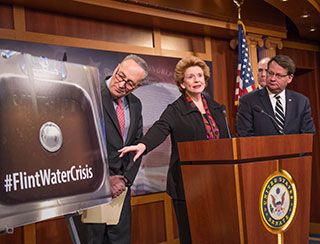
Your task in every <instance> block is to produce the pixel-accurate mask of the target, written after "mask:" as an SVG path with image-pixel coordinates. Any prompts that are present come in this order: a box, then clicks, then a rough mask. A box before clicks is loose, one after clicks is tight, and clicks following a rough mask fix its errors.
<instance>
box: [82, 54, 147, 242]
mask: <svg viewBox="0 0 320 244" xmlns="http://www.w3.org/2000/svg"><path fill="white" fill-rule="evenodd" d="M147 75H148V66H147V64H146V62H145V61H144V60H143V59H142V58H140V57H139V56H137V55H132V54H131V55H128V56H127V57H125V58H124V59H123V60H122V62H121V63H120V64H118V66H117V67H116V68H115V70H114V71H113V74H112V76H111V77H107V78H106V79H105V80H104V81H103V82H102V89H101V94H102V105H103V111H104V122H105V134H106V145H107V152H108V164H109V173H110V179H109V181H110V188H111V194H112V197H113V198H115V197H118V196H119V195H120V194H121V193H122V192H123V191H124V190H125V188H126V187H128V191H127V193H126V196H125V200H124V203H123V207H122V211H121V215H120V220H119V223H118V224H117V225H106V224H87V242H88V243H92V244H102V243H115V244H130V240H131V201H130V199H131V197H130V186H131V185H132V183H133V181H134V179H135V177H136V174H137V172H138V169H139V166H140V163H141V160H139V161H138V160H137V161H136V162H134V163H133V161H132V157H131V155H127V157H123V158H119V153H118V150H119V149H120V148H122V147H124V146H126V145H131V144H134V143H135V141H136V140H137V139H139V138H141V137H142V135H143V126H142V115H141V110H142V106H141V102H140V100H139V99H138V98H137V97H136V96H135V95H133V94H131V92H132V91H133V90H134V89H135V88H137V87H138V86H139V84H140V83H141V82H142V81H143V80H144V79H145V78H146V77H147Z"/></svg>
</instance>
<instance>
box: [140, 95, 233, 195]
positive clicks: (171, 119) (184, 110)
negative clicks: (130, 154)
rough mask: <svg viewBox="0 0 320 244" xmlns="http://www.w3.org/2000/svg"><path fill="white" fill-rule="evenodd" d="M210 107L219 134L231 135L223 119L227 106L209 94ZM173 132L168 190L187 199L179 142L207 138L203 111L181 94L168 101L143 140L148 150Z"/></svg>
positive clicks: (223, 136)
mask: <svg viewBox="0 0 320 244" xmlns="http://www.w3.org/2000/svg"><path fill="white" fill-rule="evenodd" d="M206 100H207V103H208V108H209V110H210V112H211V114H212V117H213V119H214V120H215V122H216V124H217V126H218V127H219V130H220V138H226V137H228V132H227V125H226V123H225V119H224V114H223V112H222V111H223V110H224V106H221V105H219V104H218V103H217V102H214V101H212V100H211V99H210V98H206ZM169 134H170V136H171V146H172V148H171V158H170V164H169V170H168V175H167V192H168V193H169V195H170V196H171V197H172V198H173V199H179V200H184V199H185V197H184V190H183V182H182V176H181V168H180V165H181V163H180V161H179V153H178V146H177V143H178V142H183V141H196V140H207V137H206V129H205V126H204V123H203V119H202V115H201V114H200V112H199V110H198V109H197V108H196V107H195V108H192V107H191V105H190V103H189V102H187V101H186V100H185V98H184V95H182V96H180V97H179V98H178V99H177V100H176V101H175V102H173V103H172V104H170V105H168V107H167V108H166V109H165V111H164V112H163V113H162V115H161V116H160V119H159V120H158V121H156V122H155V123H154V124H153V126H152V127H151V128H150V129H149V130H148V132H147V133H146V135H145V136H144V137H143V138H142V139H141V140H140V141H141V142H142V143H143V144H145V145H146V152H145V153H148V152H149V151H151V150H152V149H154V148H155V147H157V146H158V145H160V144H161V143H162V142H163V141H164V140H165V139H166V137H167V136H168V135H169Z"/></svg>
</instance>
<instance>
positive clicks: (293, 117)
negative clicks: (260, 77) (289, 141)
mask: <svg viewBox="0 0 320 244" xmlns="http://www.w3.org/2000/svg"><path fill="white" fill-rule="evenodd" d="M294 72H295V64H294V62H293V61H292V59H291V58H289V57H288V56H285V55H277V56H275V57H273V58H271V59H270V61H269V62H268V72H267V85H266V87H264V88H263V89H259V90H256V91H254V92H251V93H248V94H247V95H245V96H243V97H242V98H241V99H240V102H239V108H238V113H237V119H236V127H237V132H238V135H239V136H261V135H277V134H302V133H314V132H315V127H314V124H313V120H312V116H311V108H310V103H309V99H308V98H307V97H305V96H304V95H302V94H300V93H297V92H294V91H291V90H288V89H286V87H287V85H288V84H289V83H291V82H292V79H293V75H294Z"/></svg>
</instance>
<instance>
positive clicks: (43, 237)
mask: <svg viewBox="0 0 320 244" xmlns="http://www.w3.org/2000/svg"><path fill="white" fill-rule="evenodd" d="M36 236H37V243H50V244H61V243H65V244H67V243H71V238H70V235H69V230H68V227H67V225H66V222H65V219H64V218H63V217H61V218H55V219H51V220H47V221H43V222H39V223H37V224H36Z"/></svg>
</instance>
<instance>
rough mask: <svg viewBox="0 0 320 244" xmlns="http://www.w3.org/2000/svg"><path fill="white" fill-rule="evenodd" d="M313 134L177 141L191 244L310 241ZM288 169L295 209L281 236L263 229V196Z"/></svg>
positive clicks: (259, 243)
mask: <svg viewBox="0 0 320 244" xmlns="http://www.w3.org/2000/svg"><path fill="white" fill-rule="evenodd" d="M312 141H313V135H312V134H301V135H284V136H258V137H241V138H232V139H220V140H208V141H194V142H181V143H178V149H179V156H180V160H181V162H182V165H181V172H182V177H183V183H184V191H185V197H186V204H187V210H188V217H189V224H190V231H191V236H192V243H194V244H197V243H201V244H204V243H218V244H222V243H226V244H230V243H250V244H251V243H258V244H262V243H290V244H291V243H297V244H298V243H299V244H301V243H308V235H309V219H310V213H309V212H310V195H311V164H312V157H311V153H312ZM280 170H285V171H287V172H288V173H289V174H290V175H291V177H292V179H293V180H294V182H295V187H296V192H297V195H296V200H297V201H296V209H295V214H294V216H293V219H292V222H291V224H290V225H289V226H288V227H287V229H286V230H285V231H284V232H282V233H281V234H279V233H276V234H275V233H271V232H270V231H268V230H267V228H266V227H265V224H264V223H263V221H262V218H261V213H260V195H261V191H262V188H263V185H264V182H265V181H266V179H267V178H268V177H269V176H270V175H272V174H273V173H274V172H277V171H280Z"/></svg>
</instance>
